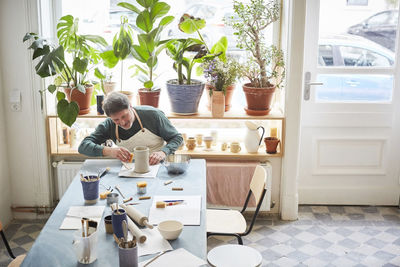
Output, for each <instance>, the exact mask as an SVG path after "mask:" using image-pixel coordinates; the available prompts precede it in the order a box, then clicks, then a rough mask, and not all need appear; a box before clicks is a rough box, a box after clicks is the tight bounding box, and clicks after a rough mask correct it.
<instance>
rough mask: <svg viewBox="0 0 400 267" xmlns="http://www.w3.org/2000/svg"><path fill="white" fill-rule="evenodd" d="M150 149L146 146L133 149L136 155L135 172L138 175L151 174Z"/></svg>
mask: <svg viewBox="0 0 400 267" xmlns="http://www.w3.org/2000/svg"><path fill="white" fill-rule="evenodd" d="M149 151H150V150H149V148H148V147H146V146H137V147H135V148H134V149H133V154H134V155H135V170H134V172H136V173H146V172H149V170H150V166H149V156H150V152H149Z"/></svg>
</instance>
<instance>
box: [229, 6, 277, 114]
mask: <svg viewBox="0 0 400 267" xmlns="http://www.w3.org/2000/svg"><path fill="white" fill-rule="evenodd" d="M233 9H234V12H235V13H236V15H237V16H236V17H231V18H230V19H228V20H227V24H228V25H231V26H232V27H233V28H234V29H235V30H236V31H237V32H235V34H236V35H237V36H238V43H237V46H238V47H239V48H241V49H245V50H246V51H247V52H248V53H249V55H250V57H249V58H248V60H247V62H246V63H245V64H243V67H242V75H243V76H245V77H247V78H248V79H249V81H250V82H249V83H246V84H244V85H243V90H244V92H245V95H246V100H247V108H245V110H246V113H247V114H249V115H267V114H269V112H270V110H271V102H272V98H273V94H274V92H275V89H276V88H279V87H280V85H281V84H282V79H283V77H284V60H283V52H282V51H281V50H280V49H278V48H276V47H275V46H269V47H268V46H267V45H266V42H265V38H264V30H265V29H266V28H267V27H268V25H270V24H271V23H273V22H274V21H277V20H278V19H279V11H280V6H279V4H278V3H277V2H276V1H273V0H271V1H268V2H266V1H265V0H250V2H249V3H248V4H243V3H241V2H239V1H236V0H235V1H234V4H233Z"/></svg>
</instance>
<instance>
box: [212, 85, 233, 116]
mask: <svg viewBox="0 0 400 267" xmlns="http://www.w3.org/2000/svg"><path fill="white" fill-rule="evenodd" d="M235 87H236V84H232V85H229V86H228V87H227V88H226V94H225V111H229V110H230V109H231V107H232V105H231V103H232V96H233V90H235ZM213 88H215V87H213V86H211V85H210V84H206V89H207V99H208V102H207V109H208V110H209V111H211V96H210V90H212V89H213ZM214 92H215V90H214Z"/></svg>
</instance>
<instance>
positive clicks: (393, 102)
mask: <svg viewBox="0 0 400 267" xmlns="http://www.w3.org/2000/svg"><path fill="white" fill-rule="evenodd" d="M387 2H388V1H381V0H369V1H350V0H347V1H336V0H321V1H318V0H307V1H306V3H307V9H306V10H307V14H306V33H305V51H304V69H303V72H304V73H303V77H304V85H303V101H302V107H301V138H300V161H299V162H300V167H299V203H300V204H349V205H352V204H354V205H397V204H398V203H399V195H400V186H399V166H400V142H399V141H400V131H399V128H400V127H399V125H400V109H399V106H400V91H399V89H400V86H399V83H400V75H399V74H400V73H399V67H398V64H397V60H396V59H395V53H394V52H393V51H391V50H390V49H386V48H385V47H383V46H382V45H379V44H377V43H376V42H373V41H370V40H368V39H367V38H369V37H370V35H371V34H372V33H371V31H370V32H368V29H367V28H368V27H369V26H370V25H369V24H372V22H373V21H377V20H378V19H374V20H370V21H371V22H370V23H368V22H366V21H364V22H362V21H363V20H364V19H366V18H368V17H370V16H372V15H374V14H375V13H379V12H380V11H384V10H386V9H388V8H389V7H387V6H386V3H387ZM351 3H356V4H358V5H351ZM359 4H361V6H360V5H359ZM362 4H366V5H367V6H362ZM368 5H369V6H368ZM397 9H398V7H397ZM393 16H396V20H395V22H394V26H393V24H392V26H393V27H395V30H394V31H393V35H392V36H389V37H388V38H389V39H390V38H392V39H391V40H392V41H391V42H394V44H395V43H396V39H398V38H397V37H396V32H397V25H398V18H397V11H396V12H395V14H391V15H390V18H392V19H393ZM360 22H361V23H360ZM358 23H360V24H359V25H358V26H357V25H356V24H358ZM353 25H356V26H354V27H351V26H353ZM374 26H376V25H374ZM386 26H387V25H386ZM357 27H358V28H357ZM348 31H350V32H352V33H353V34H351V35H349V34H343V33H347V32H348ZM378 31H379V27H378ZM355 34H358V35H363V34H364V35H365V36H366V37H367V38H363V37H359V36H357V35H355ZM368 34H370V35H368ZM397 35H398V34H397ZM375 37H376V32H375ZM370 39H371V38H370ZM375 41H376V40H375ZM383 44H385V43H383ZM385 45H386V46H388V45H387V44H385ZM392 45H393V43H392ZM394 47H395V45H393V47H392V49H393V50H394ZM313 82H322V83H323V85H316V84H314V85H310V86H307V85H305V84H306V83H313ZM317 84H318V83H317ZM308 89H309V90H308Z"/></svg>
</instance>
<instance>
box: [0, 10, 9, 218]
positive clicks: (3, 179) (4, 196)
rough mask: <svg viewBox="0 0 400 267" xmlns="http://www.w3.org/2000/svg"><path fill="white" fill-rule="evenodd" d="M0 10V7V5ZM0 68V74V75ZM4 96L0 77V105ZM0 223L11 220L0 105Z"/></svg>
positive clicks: (2, 119)
mask: <svg viewBox="0 0 400 267" xmlns="http://www.w3.org/2000/svg"><path fill="white" fill-rule="evenodd" d="M0 9H1V5H0ZM0 33H1V31H0ZM1 69H2V68H1V67H0V74H1ZM4 98H5V95H4V93H3V86H2V83H1V75H0V103H3V100H4ZM0 125H2V126H1V127H0V144H1V145H0V211H1V212H0V221H2V222H3V224H8V223H9V222H10V220H11V210H10V205H11V183H10V176H9V172H8V159H7V138H6V131H5V128H6V127H3V126H5V117H4V107H3V105H0Z"/></svg>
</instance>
